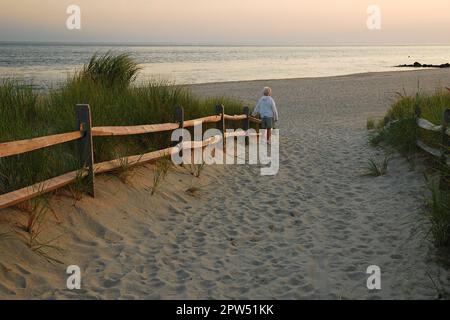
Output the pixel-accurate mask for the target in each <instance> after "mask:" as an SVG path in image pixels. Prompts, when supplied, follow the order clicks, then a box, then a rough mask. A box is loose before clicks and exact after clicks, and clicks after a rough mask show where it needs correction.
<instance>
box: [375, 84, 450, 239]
mask: <svg viewBox="0 0 450 320" xmlns="http://www.w3.org/2000/svg"><path fill="white" fill-rule="evenodd" d="M417 108H420V111H421V114H420V117H421V118H423V119H426V120H428V121H430V122H432V123H433V124H435V125H440V124H442V119H443V114H444V111H445V110H446V109H447V108H450V92H449V91H448V90H445V89H438V90H436V92H435V93H434V94H416V95H415V96H407V95H404V94H402V95H398V99H397V100H396V101H395V102H394V103H393V105H392V106H391V107H390V109H389V110H388V112H387V113H386V115H385V117H384V118H383V119H382V120H381V121H380V122H378V123H377V124H375V127H376V128H377V129H376V130H375V132H374V133H372V134H371V135H370V138H369V142H370V143H371V144H372V145H378V144H380V143H383V144H384V145H385V146H390V147H393V148H395V149H396V150H398V151H400V152H401V153H402V154H404V155H405V156H407V157H408V158H409V159H412V158H414V159H415V158H416V157H415V155H416V153H417V152H418V151H419V150H418V148H417V146H416V141H417V139H420V140H421V141H423V142H424V143H425V144H427V145H428V146H430V147H432V148H437V149H440V148H441V147H442V146H441V139H442V134H441V133H440V132H431V131H427V130H423V129H420V128H418V126H417V124H416V115H415V114H416V109H417ZM428 163H430V166H432V168H430V169H432V170H433V172H435V173H437V176H438V177H439V176H442V177H448V172H449V168H448V167H447V165H446V164H445V165H443V164H442V163H441V161H440V160H439V159H433V161H429V162H428ZM372 171H374V172H375V168H373V169H372ZM435 180H436V179H434V180H433V179H427V183H428V186H429V190H430V195H429V198H428V200H427V207H428V217H429V220H430V222H431V229H430V233H431V234H432V235H433V242H434V243H435V245H436V246H437V247H443V246H450V191H448V190H442V189H441V188H440V183H439V179H437V180H438V182H436V181H435Z"/></svg>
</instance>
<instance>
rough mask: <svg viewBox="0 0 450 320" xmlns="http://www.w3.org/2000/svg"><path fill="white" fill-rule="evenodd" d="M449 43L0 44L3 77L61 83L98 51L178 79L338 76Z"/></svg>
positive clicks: (431, 58) (421, 57)
mask: <svg viewBox="0 0 450 320" xmlns="http://www.w3.org/2000/svg"><path fill="white" fill-rule="evenodd" d="M449 49H450V46H337V47H324V46H320V47H302V46H299V47H266V46H264V47H258V46H106V45H101V46H96V45H52V44H42V45H37V44H0V77H16V78H20V79H23V80H26V81H32V82H33V84H35V85H36V86H37V87H40V88H47V87H51V86H55V85H58V84H59V83H60V82H61V81H64V80H65V79H66V78H67V76H68V75H70V74H71V73H73V72H74V70H76V69H77V68H80V67H81V66H82V65H83V64H84V63H86V62H87V61H88V60H89V58H90V57H91V56H92V55H93V54H94V53H95V52H100V53H102V52H106V51H108V50H114V51H115V52H129V53H131V54H132V55H133V56H134V57H135V58H136V59H137V61H139V63H141V64H142V66H143V70H142V72H141V75H140V77H139V80H140V81H142V80H146V79H149V78H152V77H155V76H157V77H162V78H165V79H169V80H172V81H176V82H177V83H182V84H186V83H206V82H222V81H238V80H255V79H284V78H303V77H321V76H336V75H346V74H353V73H362V72H377V71H392V70H398V68H394V67H393V66H395V65H398V64H405V63H413V62H415V61H419V62H422V63H435V64H441V63H446V62H450V50H449Z"/></svg>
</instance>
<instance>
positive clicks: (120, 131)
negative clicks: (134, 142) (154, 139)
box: [92, 123, 179, 137]
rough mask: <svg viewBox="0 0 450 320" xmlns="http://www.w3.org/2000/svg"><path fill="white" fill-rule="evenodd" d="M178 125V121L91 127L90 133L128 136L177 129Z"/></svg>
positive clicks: (100, 135) (97, 135) (103, 135)
mask: <svg viewBox="0 0 450 320" xmlns="http://www.w3.org/2000/svg"><path fill="white" fill-rule="evenodd" d="M178 127H179V124H178V123H163V124H149V125H140V126H117V127H94V128H92V135H93V136H94V137H105V136H128V135H136V134H145V133H152V132H164V131H171V130H175V129H178Z"/></svg>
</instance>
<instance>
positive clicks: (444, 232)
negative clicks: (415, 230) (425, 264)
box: [427, 178, 450, 247]
mask: <svg viewBox="0 0 450 320" xmlns="http://www.w3.org/2000/svg"><path fill="white" fill-rule="evenodd" d="M428 187H429V188H430V191H431V197H430V199H429V200H428V202H427V208H428V210H427V211H428V217H429V219H430V222H431V230H430V232H431V234H432V235H433V240H434V243H435V245H436V246H437V247H444V246H450V193H449V192H448V191H444V190H441V188H440V186H439V179H432V178H429V179H428Z"/></svg>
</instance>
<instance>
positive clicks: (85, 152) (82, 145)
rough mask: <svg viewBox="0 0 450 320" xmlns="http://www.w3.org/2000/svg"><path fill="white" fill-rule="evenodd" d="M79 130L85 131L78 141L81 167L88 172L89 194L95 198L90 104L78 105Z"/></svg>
mask: <svg viewBox="0 0 450 320" xmlns="http://www.w3.org/2000/svg"><path fill="white" fill-rule="evenodd" d="M75 112H76V116H77V128H78V130H82V131H84V135H83V137H82V138H81V139H80V140H78V153H79V159H80V161H81V165H82V166H83V167H85V168H86V169H87V170H88V190H87V192H88V194H89V195H91V196H92V197H94V196H95V192H94V149H93V143H92V131H91V130H92V119H91V109H90V107H89V105H88V104H77V105H76V107H75Z"/></svg>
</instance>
